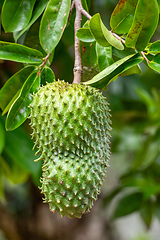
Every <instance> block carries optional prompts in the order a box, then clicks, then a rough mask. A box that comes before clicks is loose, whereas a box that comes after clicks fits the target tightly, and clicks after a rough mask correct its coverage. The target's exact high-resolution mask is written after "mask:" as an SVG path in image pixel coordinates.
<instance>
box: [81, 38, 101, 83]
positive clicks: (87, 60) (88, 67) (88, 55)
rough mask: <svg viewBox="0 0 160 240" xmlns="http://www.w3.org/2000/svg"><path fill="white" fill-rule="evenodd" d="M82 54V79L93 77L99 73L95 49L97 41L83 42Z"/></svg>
mask: <svg viewBox="0 0 160 240" xmlns="http://www.w3.org/2000/svg"><path fill="white" fill-rule="evenodd" d="M81 55H82V70H83V72H82V81H87V80H89V79H91V78H92V77H93V76H94V75H95V74H97V73H98V64H97V56H96V49H95V42H93V43H82V42H81Z"/></svg>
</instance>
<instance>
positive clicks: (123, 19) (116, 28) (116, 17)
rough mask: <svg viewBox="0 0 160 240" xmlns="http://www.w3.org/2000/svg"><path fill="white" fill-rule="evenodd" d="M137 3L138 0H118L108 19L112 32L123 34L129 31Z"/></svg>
mask: <svg viewBox="0 0 160 240" xmlns="http://www.w3.org/2000/svg"><path fill="white" fill-rule="evenodd" d="M137 1H138V0H125V1H123V0H120V1H119V2H118V4H117V6H116V7H115V9H114V11H113V13H112V15H111V19H110V25H111V28H112V31H113V32H116V33H119V34H124V33H127V32H128V31H129V29H130V27H131V25H132V22H133V18H134V13H135V9H136V4H137Z"/></svg>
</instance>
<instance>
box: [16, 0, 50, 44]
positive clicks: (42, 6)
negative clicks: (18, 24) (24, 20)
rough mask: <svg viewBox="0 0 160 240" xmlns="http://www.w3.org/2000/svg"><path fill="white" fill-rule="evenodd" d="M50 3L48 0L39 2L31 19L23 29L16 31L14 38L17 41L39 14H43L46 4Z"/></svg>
mask: <svg viewBox="0 0 160 240" xmlns="http://www.w3.org/2000/svg"><path fill="white" fill-rule="evenodd" d="M47 3H48V0H39V1H38V3H37V4H36V6H35V8H34V11H33V16H32V19H31V21H30V22H29V23H28V24H27V25H26V26H25V27H24V28H23V30H22V31H20V32H19V31H18V32H15V34H14V39H15V41H17V40H18V38H19V37H20V36H21V35H22V34H23V33H24V32H26V31H27V30H28V29H29V28H30V27H31V26H32V24H33V23H34V22H35V21H36V20H37V19H38V18H39V16H40V15H41V14H42V12H43V10H44V9H45V7H46V5H47Z"/></svg>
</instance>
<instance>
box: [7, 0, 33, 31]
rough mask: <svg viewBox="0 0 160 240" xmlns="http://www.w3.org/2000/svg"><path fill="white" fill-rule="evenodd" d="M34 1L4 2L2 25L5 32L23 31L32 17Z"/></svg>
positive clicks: (9, 0)
mask: <svg viewBox="0 0 160 240" xmlns="http://www.w3.org/2000/svg"><path fill="white" fill-rule="evenodd" d="M35 1H36V0H16V1H14V2H13V0H5V2H4V4H3V7H2V25H3V27H4V30H5V31H6V32H16V31H20V30H21V29H23V28H24V27H25V26H26V25H27V24H28V22H29V21H30V18H31V16H32V11H33V7H34V4H35Z"/></svg>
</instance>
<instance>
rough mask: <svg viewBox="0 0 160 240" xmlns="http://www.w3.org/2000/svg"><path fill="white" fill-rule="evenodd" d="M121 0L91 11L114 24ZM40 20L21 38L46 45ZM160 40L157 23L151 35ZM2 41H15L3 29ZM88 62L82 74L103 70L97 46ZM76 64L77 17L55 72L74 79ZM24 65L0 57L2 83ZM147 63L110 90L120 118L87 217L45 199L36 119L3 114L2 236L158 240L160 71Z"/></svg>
mask: <svg viewBox="0 0 160 240" xmlns="http://www.w3.org/2000/svg"><path fill="white" fill-rule="evenodd" d="M88 2H89V1H88ZM117 2H118V1H116V0H100V1H99V0H92V1H90V13H91V14H94V13H97V12H100V13H101V16H102V19H103V21H104V22H105V24H106V26H108V27H109V19H110V15H111V13H112V11H113V9H114V7H115V6H116V4H117ZM2 4H3V1H2V0H1V1H0V5H1V6H2ZM38 25H39V20H37V22H36V23H35V24H34V25H33V27H32V28H31V29H30V30H29V31H28V33H26V34H24V35H23V36H22V37H21V38H20V40H19V43H23V42H24V43H25V45H27V46H30V47H35V48H39V46H38V45H37V38H38V30H37V29H38V28H37V26H38ZM33 33H34V34H33ZM33 35H34V37H33ZM159 38H160V27H159V26H158V29H157V31H156V33H155V35H154V38H153V39H152V41H155V40H157V39H159ZM0 40H3V41H10V42H12V41H13V42H14V40H13V36H12V35H11V34H8V33H4V31H3V28H2V29H1V35H0ZM92 48H94V46H92ZM86 60H87V61H86ZM82 61H83V76H82V77H83V80H84V79H89V78H91V76H93V75H94V74H95V73H96V72H97V66H96V63H95V58H94V51H93V50H91V51H89V52H88V51H87V52H86V53H85V55H84V56H83V59H82ZM73 65H74V48H73V18H71V21H70V23H69V25H68V27H67V29H66V30H65V32H64V36H63V38H62V40H61V42H60V43H59V45H58V47H57V48H56V51H55V56H54V60H53V63H52V69H53V71H54V72H55V75H56V78H57V79H65V80H66V81H68V82H72V79H73ZM21 68H22V65H21V64H19V63H14V62H11V61H2V60H1V61H0V88H1V87H2V86H3V85H4V84H5V82H6V81H7V80H8V79H9V77H10V76H12V75H13V74H14V73H16V72H17V71H18V70H19V69H21ZM141 68H142V72H143V73H142V75H130V76H123V77H122V76H121V77H118V79H117V80H116V81H114V82H111V83H110V85H109V87H108V91H105V92H103V94H104V95H105V96H106V97H107V100H108V102H109V103H110V108H111V114H112V122H113V124H112V128H113V130H112V142H111V152H112V154H111V160H110V167H109V168H108V173H107V177H106V180H105V183H104V185H103V188H102V193H101V195H100V196H99V199H98V201H97V202H96V203H95V205H94V207H93V209H92V210H91V213H89V214H87V215H84V216H83V217H82V219H80V220H79V219H75V220H71V219H68V218H67V217H64V218H61V217H60V216H59V215H58V214H57V213H55V214H53V213H51V212H50V211H49V209H48V205H47V204H43V203H42V197H43V196H42V195H41V194H40V191H39V189H38V185H39V184H40V183H39V178H40V176H41V163H40V162H38V163H35V162H34V159H35V156H34V153H35V152H34V151H32V147H33V141H32V140H31V139H30V133H31V129H30V126H29V121H26V122H25V123H24V124H23V125H22V126H21V127H19V128H18V129H16V130H14V131H12V132H6V131H5V127H4V123H5V116H0V240H25V239H26V240H28V239H30V240H32V239H33V240H51V239H52V240H61V239H64V240H81V239H82V240H84V239H87V240H159V236H160V222H159V221H160V76H159V74H157V73H155V72H154V71H151V70H150V69H149V68H148V67H146V66H145V65H144V64H142V65H141Z"/></svg>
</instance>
